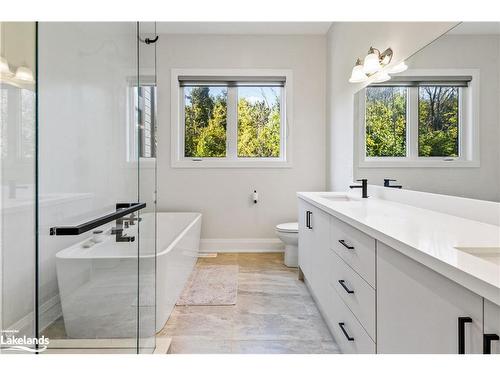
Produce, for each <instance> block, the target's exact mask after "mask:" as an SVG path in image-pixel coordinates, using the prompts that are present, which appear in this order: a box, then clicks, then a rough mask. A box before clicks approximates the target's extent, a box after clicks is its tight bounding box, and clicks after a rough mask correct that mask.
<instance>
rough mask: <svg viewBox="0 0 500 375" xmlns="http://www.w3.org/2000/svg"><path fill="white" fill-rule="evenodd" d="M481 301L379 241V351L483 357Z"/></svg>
mask: <svg viewBox="0 0 500 375" xmlns="http://www.w3.org/2000/svg"><path fill="white" fill-rule="evenodd" d="M482 335H483V298H482V297H480V296H478V295H477V294H475V293H473V292H471V291H469V290H468V289H465V288H464V287H462V286H460V285H459V284H457V283H455V282H453V281H451V280H449V279H447V278H445V277H444V276H441V275H440V274H438V273H437V272H434V271H433V270H431V269H429V268H427V267H425V266H423V265H422V264H420V263H418V262H416V261H414V260H412V259H410V258H408V257H407V256H405V255H403V254H401V253H400V252H399V251H396V250H394V249H392V248H390V247H389V246H386V245H385V244H383V243H381V242H377V352H378V353H384V354H391V353H411V354H416V353H430V354H438V353H449V354H453V353H454V354H457V353H459V351H460V350H461V351H462V352H463V353H465V354H469V353H482V352H483V347H482V339H483V337H482Z"/></svg>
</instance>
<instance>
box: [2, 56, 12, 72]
mask: <svg viewBox="0 0 500 375" xmlns="http://www.w3.org/2000/svg"><path fill="white" fill-rule="evenodd" d="M0 74H1V75H3V76H4V75H5V76H12V72H11V71H10V68H9V63H8V62H7V59H6V58H5V57H1V56H0Z"/></svg>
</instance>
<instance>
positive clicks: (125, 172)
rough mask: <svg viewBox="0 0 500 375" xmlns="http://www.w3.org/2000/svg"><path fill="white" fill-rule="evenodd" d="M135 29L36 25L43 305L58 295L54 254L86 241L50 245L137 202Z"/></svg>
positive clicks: (78, 238) (103, 25) (109, 25)
mask: <svg viewBox="0 0 500 375" xmlns="http://www.w3.org/2000/svg"><path fill="white" fill-rule="evenodd" d="M136 38H137V37H136V24H135V23H134V22H129V23H43V22H42V23H40V24H39V67H38V68H39V77H40V78H39V99H40V100H39V124H40V128H39V160H40V163H39V183H40V195H41V196H55V197H62V196H64V197H66V199H65V200H63V201H57V200H56V201H54V202H51V201H47V204H46V205H45V206H42V207H41V208H40V247H39V249H40V299H41V301H40V302H41V303H42V304H43V303H44V302H46V301H47V300H49V299H51V298H54V296H56V295H57V293H58V288H57V279H56V265H55V260H56V259H55V254H56V253H57V252H58V251H59V250H61V249H63V248H65V247H67V246H69V245H71V244H73V243H75V242H77V241H81V240H82V238H85V235H80V236H68V237H53V236H49V235H48V234H49V228H50V227H51V226H53V225H71V224H77V223H79V222H81V221H85V220H89V219H92V218H95V217H97V216H100V215H102V214H103V213H107V212H110V211H112V210H114V209H115V207H114V206H115V204H116V203H117V202H129V201H135V200H136V199H137V170H136V168H135V166H134V165H130V164H129V163H128V162H127V121H128V119H127V115H128V104H129V103H128V100H127V88H128V85H129V81H130V79H131V78H133V77H134V76H136V75H137V55H136V53H137V44H136V40H137V39H136Z"/></svg>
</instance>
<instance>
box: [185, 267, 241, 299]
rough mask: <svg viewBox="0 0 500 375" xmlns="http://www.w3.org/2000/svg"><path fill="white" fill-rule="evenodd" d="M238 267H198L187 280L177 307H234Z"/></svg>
mask: <svg viewBox="0 0 500 375" xmlns="http://www.w3.org/2000/svg"><path fill="white" fill-rule="evenodd" d="M237 293H238V266H237V265H227V266H198V267H196V268H195V269H194V272H193V274H192V275H191V277H190V278H189V280H188V282H187V285H186V287H185V288H184V291H183V292H182V294H181V297H180V298H179V300H178V301H177V306H226V305H235V304H236V298H237Z"/></svg>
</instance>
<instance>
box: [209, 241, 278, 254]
mask: <svg viewBox="0 0 500 375" xmlns="http://www.w3.org/2000/svg"><path fill="white" fill-rule="evenodd" d="M284 248H285V246H284V244H283V242H281V241H280V240H279V239H278V238H202V239H201V242H200V251H201V252H208V251H211V252H218V253H275V252H282V251H283V250H284Z"/></svg>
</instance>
